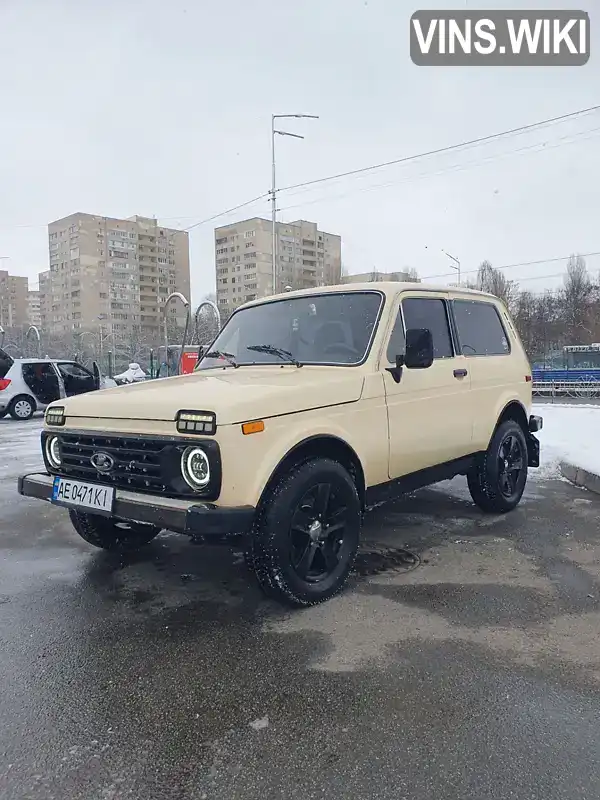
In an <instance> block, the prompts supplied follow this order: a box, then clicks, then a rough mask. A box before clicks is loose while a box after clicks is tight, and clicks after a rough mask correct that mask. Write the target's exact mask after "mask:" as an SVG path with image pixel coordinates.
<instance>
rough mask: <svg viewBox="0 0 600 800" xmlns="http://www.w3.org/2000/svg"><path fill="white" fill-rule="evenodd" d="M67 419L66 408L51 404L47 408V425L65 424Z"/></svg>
mask: <svg viewBox="0 0 600 800" xmlns="http://www.w3.org/2000/svg"><path fill="white" fill-rule="evenodd" d="M65 419H66V418H65V409H64V408H63V407H62V406H51V407H50V408H48V409H46V418H45V422H46V425H53V426H58V425H64V424H65Z"/></svg>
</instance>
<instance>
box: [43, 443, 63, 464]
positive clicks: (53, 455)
mask: <svg viewBox="0 0 600 800" xmlns="http://www.w3.org/2000/svg"><path fill="white" fill-rule="evenodd" d="M46 458H47V459H48V463H49V464H50V466H51V467H54V469H58V467H60V465H61V464H62V458H61V457H60V447H59V444H58V436H49V437H48V438H47V439H46Z"/></svg>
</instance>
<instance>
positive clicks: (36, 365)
mask: <svg viewBox="0 0 600 800" xmlns="http://www.w3.org/2000/svg"><path fill="white" fill-rule="evenodd" d="M21 369H22V375H23V380H24V381H25V383H26V384H27V386H28V387H29V389H30V390H31V393H32V394H33V396H34V397H35V399H36V400H37V401H38V404H39V405H40V406H47V405H48V404H49V403H53V402H54V401H55V400H59V399H60V396H61V394H60V383H59V380H58V375H57V373H56V370H55V369H54V367H53V366H52V364H51V363H50V362H49V361H28V362H26V363H24V364H23V366H22V368H21Z"/></svg>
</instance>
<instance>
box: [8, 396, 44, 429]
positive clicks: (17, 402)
mask: <svg viewBox="0 0 600 800" xmlns="http://www.w3.org/2000/svg"><path fill="white" fill-rule="evenodd" d="M27 403H28V404H29V410H27V412H26V413H25V414H22V413H18V412H17V409H19V410H21V409H23V410H25V405H26V404H27ZM36 408H37V405H36V402H35V400H34V399H33V397H29V395H26V394H20V395H18V396H17V397H15V398H13V400H11V403H10V405H9V407H8V413H9V414H10V415H11V417H12V418H13V419H16V420H20V421H21V422H23V421H25V420H28V419H31V418H32V417H33V415H34V413H35V410H36Z"/></svg>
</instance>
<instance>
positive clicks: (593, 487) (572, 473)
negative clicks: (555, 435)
mask: <svg viewBox="0 0 600 800" xmlns="http://www.w3.org/2000/svg"><path fill="white" fill-rule="evenodd" d="M560 471H561V474H562V476H563V478H566V479H567V480H568V481H571V483H574V484H575V486H581V487H582V488H583V489H587V490H588V491H590V492H595V493H596V494H600V475H596V474H594V473H593V472H588V471H587V470H586V469H582V468H581V467H576V466H574V465H573V464H569V462H568V461H561V462H560Z"/></svg>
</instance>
